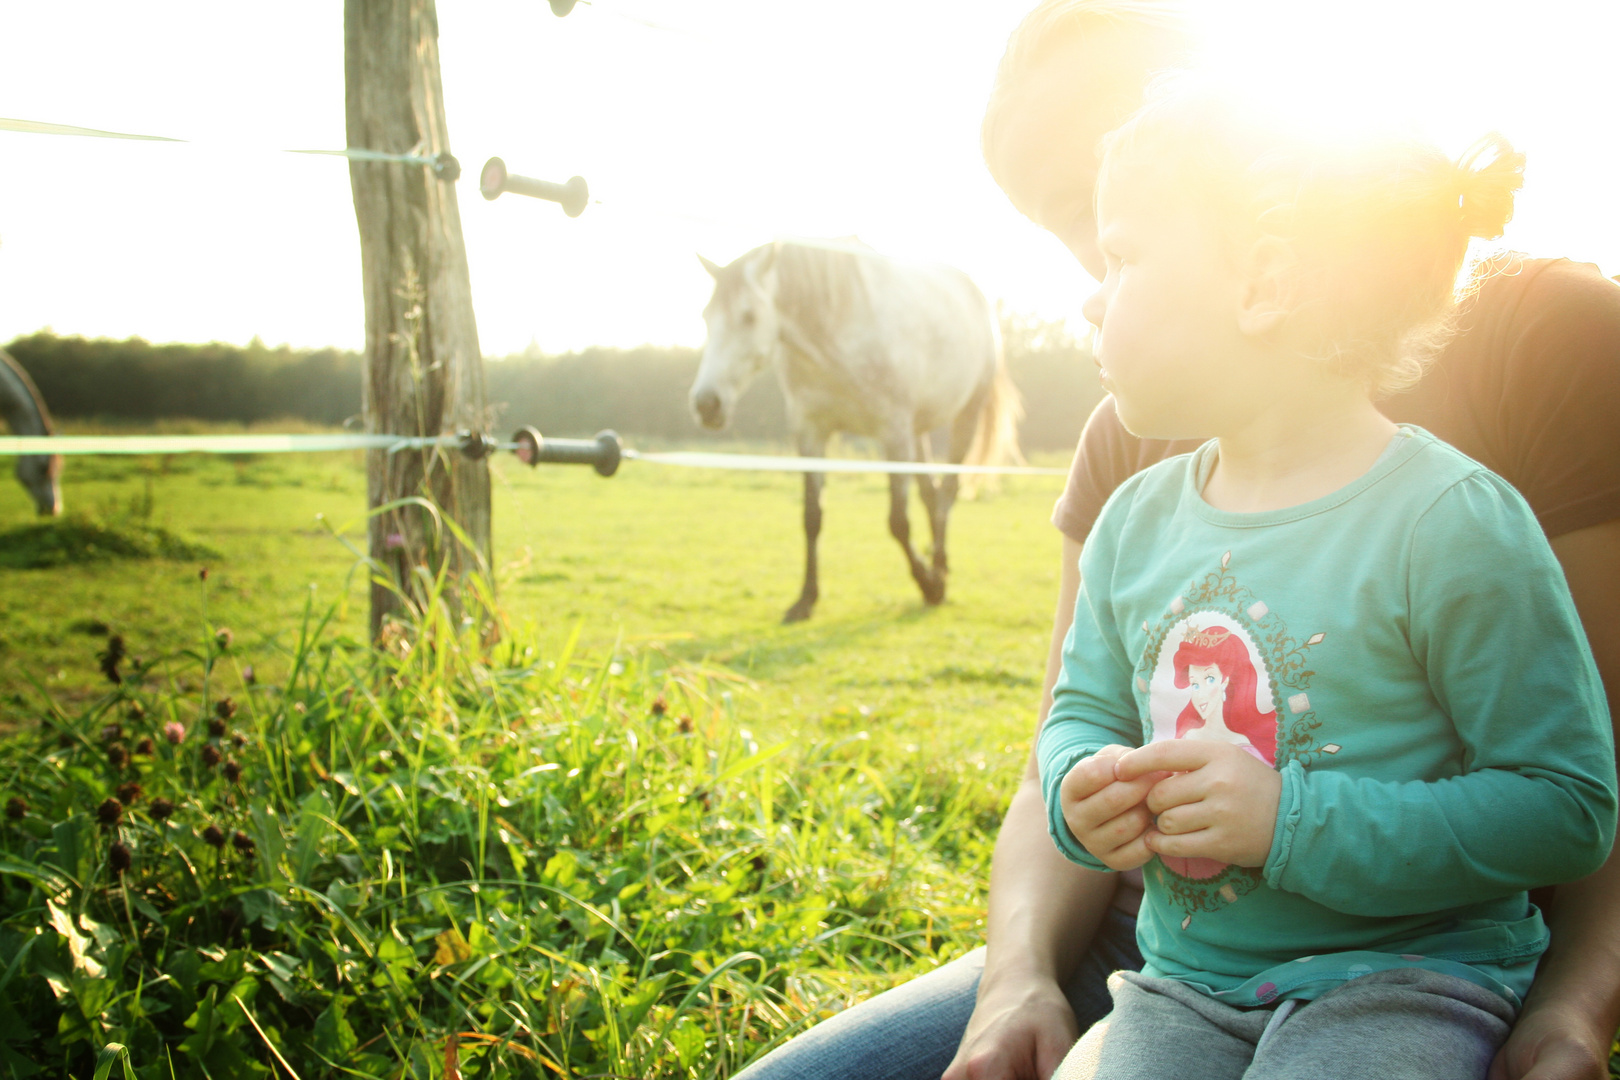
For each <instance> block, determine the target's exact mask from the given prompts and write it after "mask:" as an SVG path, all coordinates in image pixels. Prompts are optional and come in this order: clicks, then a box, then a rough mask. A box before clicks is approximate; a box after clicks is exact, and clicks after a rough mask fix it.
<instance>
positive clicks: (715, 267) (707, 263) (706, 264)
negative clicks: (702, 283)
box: [698, 252, 720, 281]
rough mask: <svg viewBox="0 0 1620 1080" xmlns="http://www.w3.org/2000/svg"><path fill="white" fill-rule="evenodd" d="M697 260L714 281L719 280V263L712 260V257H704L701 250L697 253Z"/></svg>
mask: <svg viewBox="0 0 1620 1080" xmlns="http://www.w3.org/2000/svg"><path fill="white" fill-rule="evenodd" d="M698 262H700V263H702V264H703V269H705V270H707V271H708V272H709V276H710V277H712V278H714V279H715V280H716V281H718V280H720V264H719V263H717V262H715V261H713V260H712V259H709V258H706V257H705V256H704V255H703V254H702V253H701V252H700V253H699V254H698Z"/></svg>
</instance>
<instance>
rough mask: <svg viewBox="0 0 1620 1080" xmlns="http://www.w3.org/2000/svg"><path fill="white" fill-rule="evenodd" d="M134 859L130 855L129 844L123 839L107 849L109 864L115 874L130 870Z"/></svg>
mask: <svg viewBox="0 0 1620 1080" xmlns="http://www.w3.org/2000/svg"><path fill="white" fill-rule="evenodd" d="M132 861H134V860H133V857H132V856H131V855H130V851H129V846H128V845H127V844H125V843H123V841H115V842H114V843H113V846H112V847H110V848H108V849H107V865H108V866H110V867H111V868H112V872H113V873H115V874H122V873H123V872H124V871H125V870H128V869H129V864H130V863H131V862H132Z"/></svg>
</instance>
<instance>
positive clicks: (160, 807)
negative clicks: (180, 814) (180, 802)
mask: <svg viewBox="0 0 1620 1080" xmlns="http://www.w3.org/2000/svg"><path fill="white" fill-rule="evenodd" d="M146 812H147V813H148V814H151V815H152V820H153V821H162V820H163V819H164V818H166V817H168V816H169V815H170V814H172V813H174V803H172V802H170V801H169V800H168V799H153V800H152V801H151V802H150V803H148V804H147V806H146Z"/></svg>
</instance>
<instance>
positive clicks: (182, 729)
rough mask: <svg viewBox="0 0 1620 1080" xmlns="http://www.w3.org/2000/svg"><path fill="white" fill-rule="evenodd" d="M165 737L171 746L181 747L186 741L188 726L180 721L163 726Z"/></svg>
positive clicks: (173, 721) (172, 721)
mask: <svg viewBox="0 0 1620 1080" xmlns="http://www.w3.org/2000/svg"><path fill="white" fill-rule="evenodd" d="M163 737H164V738H165V739H167V740H169V745H170V746H179V745H180V744H181V743H183V742H185V741H186V725H184V724H182V723H180V722H179V721H178V720H171V721H170V722H169V723H167V724H164V725H163Z"/></svg>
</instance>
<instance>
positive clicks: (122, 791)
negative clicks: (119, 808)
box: [118, 780, 141, 806]
mask: <svg viewBox="0 0 1620 1080" xmlns="http://www.w3.org/2000/svg"><path fill="white" fill-rule="evenodd" d="M140 797H141V785H140V784H139V783H138V782H137V781H134V780H131V781H129V782H128V783H125V784H119V785H118V801H119V802H121V803H123V804H124V805H125V806H129V805H130V804H131V803H134V802H136V801H137V800H139V799H140Z"/></svg>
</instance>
